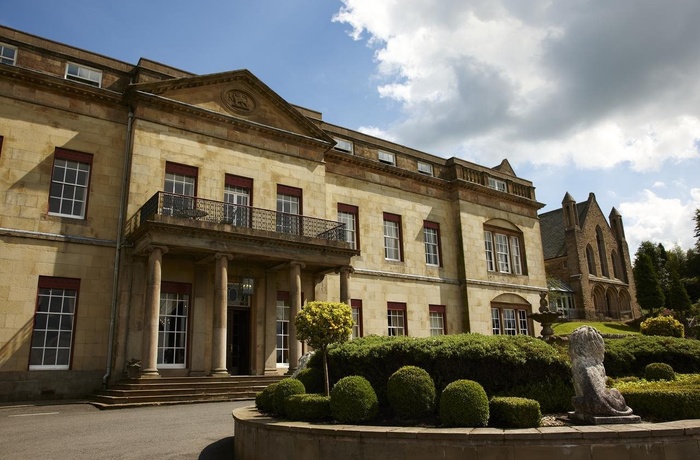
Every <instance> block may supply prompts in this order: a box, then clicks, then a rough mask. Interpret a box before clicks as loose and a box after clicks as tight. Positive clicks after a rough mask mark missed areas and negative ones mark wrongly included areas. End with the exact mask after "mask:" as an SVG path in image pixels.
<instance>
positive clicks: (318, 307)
mask: <svg viewBox="0 0 700 460" xmlns="http://www.w3.org/2000/svg"><path fill="white" fill-rule="evenodd" d="M352 325H353V322H352V310H351V309H350V306H349V305H346V304H344V303H340V302H320V301H314V302H307V303H306V304H305V305H304V306H303V307H302V309H301V311H300V312H299V314H298V315H297V316H296V318H294V326H295V327H296V331H297V339H299V340H301V341H304V342H306V343H308V344H309V345H310V346H311V347H313V348H314V349H316V350H323V349H325V348H327V347H328V346H329V345H331V344H333V343H342V342H345V341H346V340H348V339H349V338H350V334H351V333H352Z"/></svg>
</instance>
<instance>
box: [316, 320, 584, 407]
mask: <svg viewBox="0 0 700 460" xmlns="http://www.w3.org/2000/svg"><path fill="white" fill-rule="evenodd" d="M328 362H329V366H330V370H331V382H333V381H337V380H338V379H340V378H342V377H344V376H347V375H361V376H363V377H365V378H366V379H367V380H369V381H370V383H371V384H372V387H373V388H374V389H375V391H376V392H377V397H378V398H379V401H380V405H382V406H388V405H389V402H388V397H387V383H388V380H389V377H390V376H391V375H392V374H393V373H394V372H396V371H397V370H398V369H399V368H400V367H402V366H409V365H410V366H417V367H420V368H422V369H425V370H426V371H427V372H428V374H430V376H431V377H432V379H433V382H434V383H435V389H436V392H437V393H438V394H439V392H440V391H441V390H442V389H443V388H445V386H446V385H447V384H448V383H450V382H453V381H455V380H460V379H469V380H475V381H477V382H479V383H480V384H482V385H483V386H484V389H485V390H486V392H487V394H489V395H496V394H508V392H509V390H511V389H513V388H515V387H518V386H521V385H522V384H523V382H529V381H531V380H533V379H545V380H547V381H548V382H549V384H551V385H554V386H556V385H560V384H561V385H568V386H571V385H572V384H571V367H570V364H569V362H568V358H567V357H566V356H565V355H562V354H560V353H559V352H558V351H557V349H556V348H555V347H553V346H551V345H549V344H547V343H545V342H544V341H542V340H538V339H535V338H534V337H529V336H525V335H518V336H505V335H501V336H485V335H480V334H459V335H446V336H440V337H424V338H416V337H378V336H369V337H363V338H359V339H354V340H351V341H349V342H346V343H344V344H342V345H339V346H334V347H332V348H330V349H329V350H328ZM309 366H310V367H317V368H320V367H321V362H320V357H319V356H316V355H314V357H313V358H312V359H311V361H310V362H309ZM569 403H570V401H567V403H566V404H567V405H566V406H565V407H563V408H562V410H567V409H568V408H569V405H570V404H569ZM540 404H542V401H540Z"/></svg>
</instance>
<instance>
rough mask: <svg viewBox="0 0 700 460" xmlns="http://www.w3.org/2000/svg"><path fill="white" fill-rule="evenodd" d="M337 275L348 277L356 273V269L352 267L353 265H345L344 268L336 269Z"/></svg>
mask: <svg viewBox="0 0 700 460" xmlns="http://www.w3.org/2000/svg"><path fill="white" fill-rule="evenodd" d="M335 272H336V273H344V274H346V275H352V274H353V273H355V269H354V268H353V267H352V265H343V266H342V267H338V268H336V269H335Z"/></svg>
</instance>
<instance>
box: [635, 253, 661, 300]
mask: <svg viewBox="0 0 700 460" xmlns="http://www.w3.org/2000/svg"><path fill="white" fill-rule="evenodd" d="M633 274H634V283H635V285H636V288H637V302H639V306H640V307H642V309H643V310H644V311H647V312H653V311H657V310H659V309H660V308H662V307H663V306H664V300H665V299H664V293H663V291H662V289H661V284H660V281H659V275H658V274H657V272H656V270H655V268H654V266H653V263H652V260H651V257H649V255H647V254H639V255H638V257H637V260H635V262H634V269H633Z"/></svg>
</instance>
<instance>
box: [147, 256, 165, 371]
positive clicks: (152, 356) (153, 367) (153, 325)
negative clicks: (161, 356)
mask: <svg viewBox="0 0 700 460" xmlns="http://www.w3.org/2000/svg"><path fill="white" fill-rule="evenodd" d="M147 251H148V253H149V254H148V284H147V286H146V314H145V315H144V320H145V321H144V322H145V324H144V328H143V347H142V350H141V354H142V357H141V369H142V370H141V376H142V377H160V374H159V373H158V320H159V319H160V283H161V266H162V264H163V254H165V253H166V252H168V248H166V247H163V246H151V247H149V248H148V249H147Z"/></svg>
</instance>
